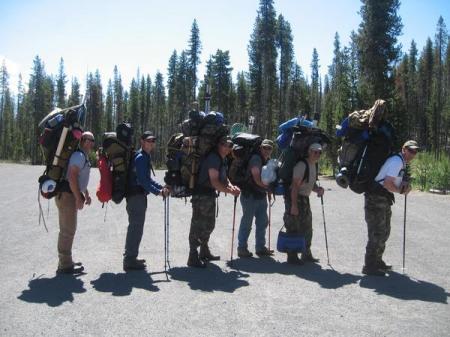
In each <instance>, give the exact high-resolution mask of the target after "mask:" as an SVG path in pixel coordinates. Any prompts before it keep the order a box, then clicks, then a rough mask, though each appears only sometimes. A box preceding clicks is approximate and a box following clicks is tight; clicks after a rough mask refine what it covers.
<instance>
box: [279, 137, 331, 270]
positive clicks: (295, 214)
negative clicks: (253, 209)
mask: <svg viewBox="0 0 450 337" xmlns="http://www.w3.org/2000/svg"><path fill="white" fill-rule="evenodd" d="M321 154H322V146H321V145H320V144H319V143H313V144H311V145H310V146H309V148H308V155H307V157H306V159H303V160H300V161H299V162H298V163H297V164H296V165H295V167H294V169H293V173H292V183H291V186H290V188H289V190H288V191H287V193H286V195H285V196H284V202H285V213H284V216H283V220H284V226H285V227H286V232H287V233H296V234H301V235H303V236H304V237H305V242H306V249H305V250H304V251H303V252H302V258H301V260H300V259H299V258H298V252H288V253H287V262H288V263H290V264H296V265H302V264H303V263H304V262H318V261H319V260H318V259H316V258H314V257H313V255H312V253H311V240H312V235H313V229H312V214H311V207H310V204H309V196H310V194H311V192H315V193H316V194H317V196H319V197H320V196H322V195H323V194H324V189H323V188H322V187H320V186H318V185H317V183H316V181H317V173H318V172H317V163H318V162H319V159H320V155H321Z"/></svg>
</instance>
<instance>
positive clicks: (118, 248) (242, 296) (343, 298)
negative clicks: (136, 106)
mask: <svg viewBox="0 0 450 337" xmlns="http://www.w3.org/2000/svg"><path fill="white" fill-rule="evenodd" d="M42 171H43V167H36V166H34V167H33V166H25V165H14V164H0V186H1V189H0V256H1V259H0V275H1V283H0V289H1V291H0V335H1V336H62V335H66V336H287V335H291V336H400V335H403V336H449V335H450V309H449V307H448V298H449V295H450V278H449V276H450V268H449V266H450V263H449V261H450V249H449V247H448V246H449V244H448V241H449V238H450V226H449V223H448V219H449V215H450V211H449V209H450V197H449V196H440V195H432V194H427V193H421V192H412V193H411V194H410V195H409V196H408V202H407V225H406V229H407V232H406V270H405V272H403V271H402V244H403V211H404V198H403V196H397V203H396V204H395V205H394V206H393V216H392V232H391V237H390V239H389V241H388V244H387V249H386V252H385V260H386V261H387V262H388V263H392V264H393V265H394V271H393V272H391V273H390V274H389V276H388V277H385V278H379V277H367V276H363V275H362V274H361V267H362V264H363V258H364V250H365V244H366V236H367V233H366V227H365V222H364V213H363V197H362V196H360V195H357V194H355V193H353V192H350V191H348V190H343V189H341V188H339V187H338V186H337V185H336V184H335V183H334V181H332V180H326V179H323V180H322V181H321V183H322V186H323V187H325V188H326V194H325V196H324V202H325V220H326V228H327V234H328V245H329V256H330V263H331V266H330V265H327V255H326V249H325V240H324V226H323V218H322V208H321V204H320V199H319V198H316V197H314V196H312V197H311V207H312V213H313V227H314V238H313V246H312V248H313V253H314V254H315V255H316V256H317V257H319V258H320V263H319V264H308V265H305V266H302V267H296V266H291V265H287V264H286V263H285V259H286V257H285V255H284V254H281V253H278V252H277V253H276V254H275V255H274V256H273V258H250V259H238V258H237V257H236V252H234V254H233V255H234V257H235V260H234V261H233V265H232V266H229V264H228V261H229V259H230V247H231V233H232V217H233V198H232V197H231V196H228V197H225V196H221V197H220V199H219V217H218V219H217V223H216V230H215V231H214V232H213V234H212V236H211V241H210V247H211V250H212V251H213V253H215V254H220V255H221V257H222V259H221V261H218V262H217V263H210V264H209V266H208V268H207V269H205V270H198V269H191V268H188V267H187V266H186V261H187V255H188V241H187V237H188V232H189V224H190V217H191V206H190V203H189V200H188V201H187V203H185V201H184V200H182V199H171V200H170V242H169V246H170V266H171V269H170V270H169V271H168V273H167V274H166V273H164V240H163V238H164V226H163V221H164V212H163V201H162V198H157V197H154V196H151V197H149V202H148V204H149V207H148V210H147V220H146V225H145V229H144V237H143V240H142V244H141V250H140V256H141V257H142V258H145V259H146V260H147V263H148V265H149V268H148V270H147V271H146V272H145V271H143V272H131V273H128V274H127V273H124V272H123V270H122V253H123V247H124V242H125V234H126V229H127V215H126V211H125V202H123V203H121V204H120V205H115V204H113V203H110V204H109V205H108V207H107V209H105V208H102V205H101V204H100V203H99V202H98V201H97V200H94V202H93V204H92V205H91V206H90V207H87V208H86V209H84V210H83V211H81V212H80V213H79V219H78V230H77V234H76V237H75V242H74V250H73V253H74V258H75V260H79V261H83V264H84V266H85V268H86V270H85V271H86V274H85V275H82V276H79V277H71V276H56V275H55V270H56V266H57V252H56V240H57V235H58V220H57V209H56V206H55V204H54V201H53V200H51V201H50V203H47V201H46V200H43V199H41V200H42V203H43V208H44V213H45V218H46V222H47V226H48V230H49V231H48V232H46V230H45V228H44V226H43V225H42V223H41V224H39V223H38V202H37V189H38V185H37V178H38V177H39V175H40V174H41V172H42ZM162 175H163V172H162V171H158V172H157V179H159V180H160V181H162ZM98 180H99V175H98V172H97V170H93V171H92V175H91V182H90V185H89V186H90V190H91V194H92V195H95V188H96V185H97V183H98ZM283 207H284V205H283V201H282V199H281V198H279V199H277V201H276V202H275V204H274V206H273V208H272V228H271V247H272V248H273V247H274V245H275V243H276V236H277V232H278V230H279V229H280V227H281V226H282V213H283ZM105 210H106V211H105ZM241 214H242V213H241V207H240V205H239V203H238V206H237V214H236V219H237V221H236V234H237V229H238V226H239V220H240V216H241ZM253 245H254V231H252V233H251V236H250V240H249V246H250V247H251V250H254V248H253ZM235 247H236V239H235Z"/></svg>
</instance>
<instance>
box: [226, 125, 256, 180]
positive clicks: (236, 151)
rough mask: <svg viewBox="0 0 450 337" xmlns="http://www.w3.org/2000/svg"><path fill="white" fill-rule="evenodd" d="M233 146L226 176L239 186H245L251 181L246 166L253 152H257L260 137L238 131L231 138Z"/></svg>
mask: <svg viewBox="0 0 450 337" xmlns="http://www.w3.org/2000/svg"><path fill="white" fill-rule="evenodd" d="M231 140H232V141H233V143H234V146H233V155H232V157H233V159H232V161H231V164H230V165H229V167H228V178H229V179H230V182H231V183H232V184H234V185H237V186H239V188H245V187H246V186H247V184H248V183H249V182H250V181H251V177H250V175H249V173H248V170H247V166H248V163H249V161H250V158H251V156H252V155H253V154H257V153H259V147H260V146H261V143H262V138H261V137H260V136H258V135H253V134H250V133H245V132H240V133H237V134H236V135H234V136H233V138H232V139H231Z"/></svg>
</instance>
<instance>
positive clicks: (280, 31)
mask: <svg viewBox="0 0 450 337" xmlns="http://www.w3.org/2000/svg"><path fill="white" fill-rule="evenodd" d="M277 24H278V26H277V46H278V49H279V51H280V63H279V71H278V72H279V74H280V79H279V87H278V91H279V98H278V110H279V116H278V120H279V121H280V122H281V121H284V120H286V118H287V116H288V113H289V112H288V106H289V83H290V76H291V71H292V66H293V64H292V61H293V59H294V46H293V44H292V40H293V37H292V31H291V25H290V24H289V22H287V21H285V20H284V17H283V15H281V14H280V15H279V16H278V21H277Z"/></svg>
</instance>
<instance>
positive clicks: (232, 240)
mask: <svg viewBox="0 0 450 337" xmlns="http://www.w3.org/2000/svg"><path fill="white" fill-rule="evenodd" d="M236 203H237V197H236V196H235V197H234V206H233V229H232V231H231V257H230V266H231V265H232V264H233V246H234V226H235V223H236Z"/></svg>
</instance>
